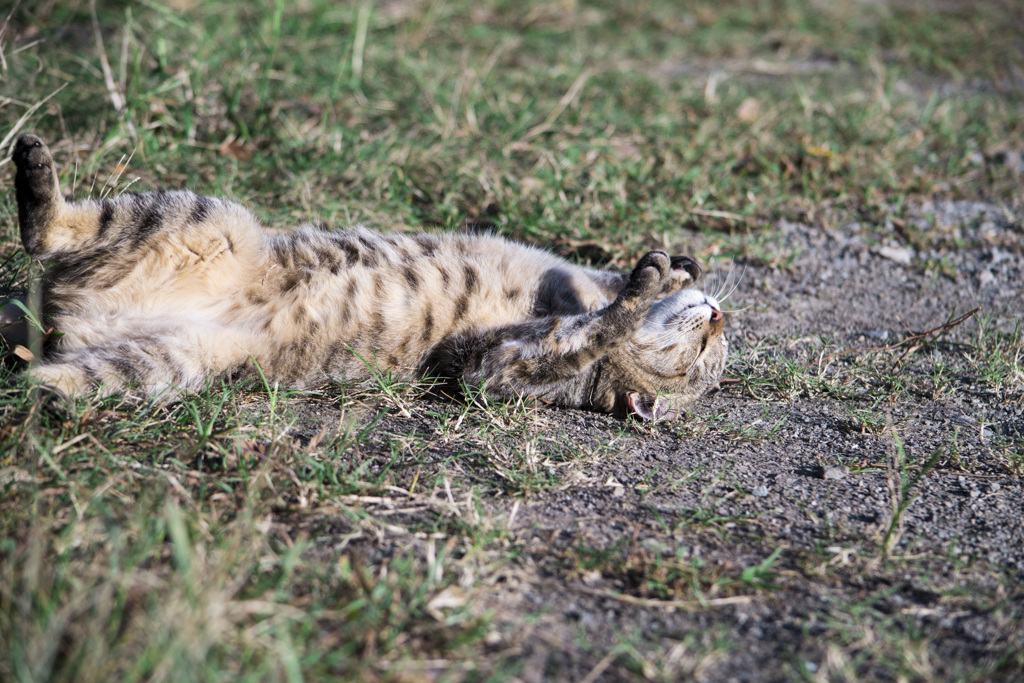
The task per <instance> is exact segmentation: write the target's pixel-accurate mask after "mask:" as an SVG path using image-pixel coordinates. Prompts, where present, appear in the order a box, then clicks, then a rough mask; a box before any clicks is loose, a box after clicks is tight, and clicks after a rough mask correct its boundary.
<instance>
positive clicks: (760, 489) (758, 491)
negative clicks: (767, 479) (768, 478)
mask: <svg viewBox="0 0 1024 683" xmlns="http://www.w3.org/2000/svg"><path fill="white" fill-rule="evenodd" d="M750 493H751V494H753V495H755V496H757V497H758V498H764V497H766V496H767V495H768V487H767V486H765V485H764V484H761V485H760V486H755V487H754V490H753V491H751V492H750Z"/></svg>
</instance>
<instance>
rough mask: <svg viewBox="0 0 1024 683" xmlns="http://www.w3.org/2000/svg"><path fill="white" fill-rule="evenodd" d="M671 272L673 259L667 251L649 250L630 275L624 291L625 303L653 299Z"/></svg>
mask: <svg viewBox="0 0 1024 683" xmlns="http://www.w3.org/2000/svg"><path fill="white" fill-rule="evenodd" d="M671 272H672V260H671V259H670V258H669V255H668V254H667V253H665V252H664V251H661V250H655V251H649V252H647V253H646V254H644V255H643V256H642V257H641V258H640V260H639V261H638V262H637V264H636V268H634V269H633V272H632V273H630V275H629V283H628V284H627V285H626V288H625V290H623V292H622V297H623V299H624V303H626V302H629V301H638V302H651V301H653V300H654V297H655V296H657V294H658V293H659V292H660V291H661V288H662V284H663V283H664V281H665V279H666V278H668V277H669V275H670V273H671Z"/></svg>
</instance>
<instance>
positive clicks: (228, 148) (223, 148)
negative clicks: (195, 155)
mask: <svg viewBox="0 0 1024 683" xmlns="http://www.w3.org/2000/svg"><path fill="white" fill-rule="evenodd" d="M217 151H219V152H220V153H221V154H222V155H223V156H226V157H232V158H234V159H238V160H239V161H242V162H247V161H249V160H250V159H252V155H253V152H255V151H256V148H255V147H254V146H253V145H248V144H246V143H244V142H242V141H240V140H236V139H235V138H234V137H229V138H228V139H227V140H225V141H224V142H222V143H220V147H219V148H218V149H217Z"/></svg>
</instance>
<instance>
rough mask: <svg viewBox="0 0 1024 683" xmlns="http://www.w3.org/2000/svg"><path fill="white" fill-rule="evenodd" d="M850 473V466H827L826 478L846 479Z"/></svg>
mask: <svg viewBox="0 0 1024 683" xmlns="http://www.w3.org/2000/svg"><path fill="white" fill-rule="evenodd" d="M849 474H850V468H849V467H847V466H846V465H838V466H836V467H826V468H825V474H824V478H825V479H845V478H846V477H847V476H848V475H849Z"/></svg>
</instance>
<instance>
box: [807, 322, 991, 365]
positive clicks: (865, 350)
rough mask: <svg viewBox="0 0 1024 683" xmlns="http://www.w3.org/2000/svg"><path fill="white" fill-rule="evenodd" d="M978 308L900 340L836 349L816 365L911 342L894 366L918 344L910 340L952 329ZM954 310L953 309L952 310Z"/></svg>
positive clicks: (889, 348)
mask: <svg viewBox="0 0 1024 683" xmlns="http://www.w3.org/2000/svg"><path fill="white" fill-rule="evenodd" d="M980 310H981V307H978V308H975V309H974V310H972V311H970V312H969V313H964V314H963V315H961V316H960V317H959V318H956V319H953V320H947V321H946V322H945V323H944V324H942V325H939V326H938V327H934V328H932V329H930V330H928V331H927V332H916V333H914V334H911V335H910V336H908V337H905V338H904V339H901V340H900V341H898V342H896V343H895V344H886V345H885V346H858V347H856V348H853V349H846V350H844V351H837V352H835V353H832V354H829V355H827V356H825V357H824V358H819V359H818V361H817V365H818V367H819V368H820V367H821V365H822V364H823V363H827V362H829V361H830V360H832V359H833V358H838V357H839V356H846V355H849V354H851V353H877V352H884V351H892V350H893V349H897V348H899V347H901V346H904V345H906V344H911V346H908V347H907V348H906V350H904V352H903V354H902V355H901V356H900V357H899V358H898V359H897V360H896V363H894V364H893V367H895V366H896V365H899V364H900V362H901V361H902V360H903V359H904V358H905V357H906V355H907V354H908V353H910V352H911V351H913V350H914V349H916V348H917V347H918V346H919V345H918V344H913V343H912V342H918V341H920V340H922V339H924V338H926V337H930V336H932V335H934V334H942V333H944V332H948V331H949V330H951V329H953V328H954V327H957V326H959V325H960V324H962V323H963V322H964V321H965V320H968V319H969V318H972V317H973V316H974V315H975V314H976V313H977V312H978V311H980ZM954 312H955V310H954ZM952 315H953V314H952V313H950V317H952ZM814 364H815V363H808V364H807V365H805V366H804V367H805V368H809V367H811V366H812V365H814Z"/></svg>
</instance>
